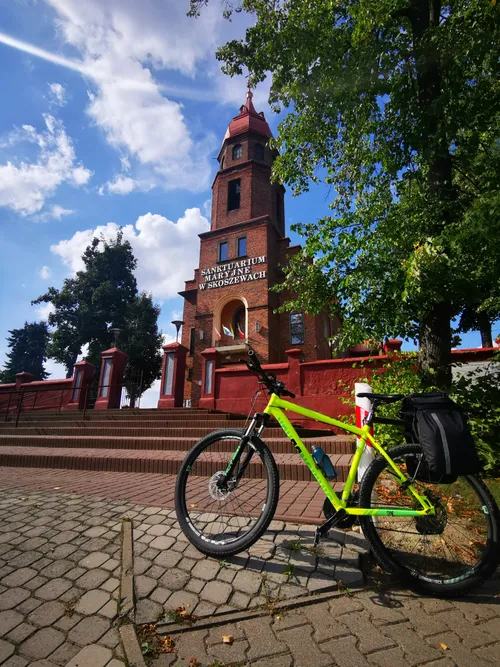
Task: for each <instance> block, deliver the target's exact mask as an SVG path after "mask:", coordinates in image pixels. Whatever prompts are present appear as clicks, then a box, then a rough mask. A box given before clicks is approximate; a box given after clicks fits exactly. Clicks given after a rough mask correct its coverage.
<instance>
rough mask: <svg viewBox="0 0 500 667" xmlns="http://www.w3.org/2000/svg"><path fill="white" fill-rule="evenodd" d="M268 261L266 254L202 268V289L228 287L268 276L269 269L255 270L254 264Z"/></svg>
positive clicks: (200, 286)
mask: <svg viewBox="0 0 500 667" xmlns="http://www.w3.org/2000/svg"><path fill="white" fill-rule="evenodd" d="M265 263H266V256H265V255H261V256H260V257H249V258H248V259H240V260H238V261H236V262H227V263H226V264H218V265H217V266H212V267H211V268H209V269H202V270H201V275H202V279H203V282H201V283H200V285H199V288H200V289H201V290H205V289H214V288H216V287H227V285H239V284H240V283H249V282H252V281H253V280H261V279H262V278H265V277H266V276H267V271H253V270H252V269H253V267H254V266H258V265H259V264H265Z"/></svg>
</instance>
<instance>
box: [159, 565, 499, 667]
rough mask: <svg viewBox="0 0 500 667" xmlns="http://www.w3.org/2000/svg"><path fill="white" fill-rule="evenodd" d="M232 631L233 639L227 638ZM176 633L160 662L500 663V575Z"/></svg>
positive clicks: (305, 666)
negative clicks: (477, 583) (442, 595)
mask: <svg viewBox="0 0 500 667" xmlns="http://www.w3.org/2000/svg"><path fill="white" fill-rule="evenodd" d="M323 597H324V596H323ZM310 601H311V598H309V602H310ZM228 635H230V636H232V637H233V642H232V644H226V643H224V642H223V637H224V636H228ZM171 637H172V638H173V639H174V640H175V652H174V653H172V654H164V655H161V656H160V657H159V658H157V659H156V660H154V661H152V663H151V664H152V667H192V666H193V665H196V667H215V666H216V667H228V666H229V665H231V667H243V666H245V667H250V666H251V667H416V666H419V667H420V666H423V667H424V666H425V667H492V665H496V666H497V667H498V665H500V577H498V576H497V577H496V578H495V579H493V580H491V581H490V582H489V583H488V584H486V585H485V586H483V587H482V588H481V589H480V590H478V591H477V592H476V593H475V594H473V595H472V596H470V597H468V598H463V599H459V600H453V601H448V600H437V599H433V598H420V597H418V596H416V595H415V594H413V593H410V592H408V591H401V590H392V591H386V592H385V593H383V592H380V590H379V589H375V590H374V589H365V590H361V591H357V592H354V593H352V594H346V593H332V595H331V597H330V599H328V600H324V599H323V600H322V601H320V602H316V603H314V604H303V605H301V606H299V607H298V608H295V609H290V610H288V611H286V610H285V611H281V610H280V611H279V612H276V611H275V612H274V613H271V614H265V615H261V616H260V617H257V618H249V619H248V620H245V619H243V620H239V621H237V622H231V620H230V618H229V619H228V622H227V623H226V624H225V625H217V626H215V627H206V628H205V629H199V630H198V629H197V628H196V623H195V624H194V625H193V626H192V628H191V629H190V630H188V631H187V632H183V633H180V634H175V633H174V634H172V635H171Z"/></svg>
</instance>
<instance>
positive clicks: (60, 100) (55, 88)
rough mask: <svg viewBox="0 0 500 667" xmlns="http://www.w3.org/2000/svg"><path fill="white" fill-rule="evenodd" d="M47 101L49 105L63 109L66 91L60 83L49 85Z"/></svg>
mask: <svg viewBox="0 0 500 667" xmlns="http://www.w3.org/2000/svg"><path fill="white" fill-rule="evenodd" d="M48 86H49V100H50V102H51V104H54V105H56V106H59V107H63V106H64V105H65V104H66V102H67V99H66V90H65V88H64V86H63V85H61V84H60V83H49V84H48Z"/></svg>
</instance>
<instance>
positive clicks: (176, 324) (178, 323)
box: [172, 320, 184, 343]
mask: <svg viewBox="0 0 500 667" xmlns="http://www.w3.org/2000/svg"><path fill="white" fill-rule="evenodd" d="M172 324H173V325H174V327H175V331H176V334H175V342H176V343H178V342H179V330H180V328H181V326H182V325H183V324H184V322H183V321H182V320H172Z"/></svg>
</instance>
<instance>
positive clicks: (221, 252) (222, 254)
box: [219, 241, 228, 262]
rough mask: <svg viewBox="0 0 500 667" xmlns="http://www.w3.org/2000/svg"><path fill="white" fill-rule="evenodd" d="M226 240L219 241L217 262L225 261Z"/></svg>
mask: <svg viewBox="0 0 500 667" xmlns="http://www.w3.org/2000/svg"><path fill="white" fill-rule="evenodd" d="M227 249H228V245H227V241H223V243H219V262H225V261H226V259H227Z"/></svg>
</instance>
